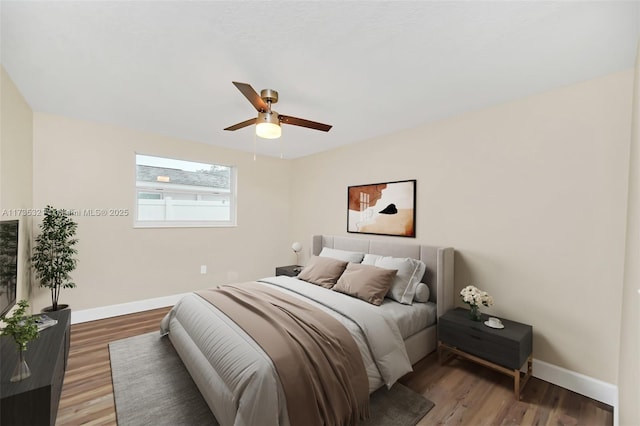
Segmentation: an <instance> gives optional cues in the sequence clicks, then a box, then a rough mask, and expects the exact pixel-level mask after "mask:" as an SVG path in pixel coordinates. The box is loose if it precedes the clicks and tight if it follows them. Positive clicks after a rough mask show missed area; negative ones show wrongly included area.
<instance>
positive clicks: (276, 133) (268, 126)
mask: <svg viewBox="0 0 640 426" xmlns="http://www.w3.org/2000/svg"><path fill="white" fill-rule="evenodd" d="M256 135H258V136H259V137H261V138H264V139H278V138H279V137H280V136H281V135H282V129H281V128H280V126H279V125H278V124H275V123H258V124H257V125H256Z"/></svg>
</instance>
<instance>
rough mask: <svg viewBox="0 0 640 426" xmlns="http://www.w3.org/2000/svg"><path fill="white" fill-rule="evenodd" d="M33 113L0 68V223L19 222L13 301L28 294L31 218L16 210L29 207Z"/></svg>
mask: <svg viewBox="0 0 640 426" xmlns="http://www.w3.org/2000/svg"><path fill="white" fill-rule="evenodd" d="M32 153H33V112H32V111H31V108H30V107H29V105H28V104H27V102H26V101H25V100H24V98H23V97H22V95H21V94H20V92H19V91H18V89H17V88H16V86H15V85H14V83H13V81H12V80H11V77H10V76H9V75H8V74H7V72H6V71H5V69H4V67H2V66H0V220H8V219H19V220H20V225H19V229H20V236H19V241H18V244H19V247H20V252H19V258H18V289H17V295H16V297H17V300H20V299H28V297H29V294H30V286H29V282H30V277H31V273H30V268H29V262H28V259H29V256H30V251H31V223H32V221H31V217H29V216H27V215H24V214H20V211H16V209H18V210H19V209H29V208H31V207H32V195H33V191H32V188H33V160H32Z"/></svg>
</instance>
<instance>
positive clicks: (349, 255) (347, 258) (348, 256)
mask: <svg viewBox="0 0 640 426" xmlns="http://www.w3.org/2000/svg"><path fill="white" fill-rule="evenodd" d="M320 257H330V258H332V259H337V260H342V261H343V262H351V263H360V262H362V258H363V257H364V253H358V252H356V251H347V250H338V249H332V248H329V247H323V248H322V251H321V252H320Z"/></svg>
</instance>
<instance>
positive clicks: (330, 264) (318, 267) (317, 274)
mask: <svg viewBox="0 0 640 426" xmlns="http://www.w3.org/2000/svg"><path fill="white" fill-rule="evenodd" d="M346 267H347V262H343V261H342V260H337V259H332V258H330V257H319V256H311V259H310V260H309V263H308V264H307V266H305V267H304V269H302V271H301V272H300V273H299V274H298V279H301V280H304V281H309V282H310V283H312V284H317V285H319V286H322V287H325V288H331V287H333V286H334V285H335V284H336V281H338V278H340V275H342V273H343V272H344V269H345V268H346Z"/></svg>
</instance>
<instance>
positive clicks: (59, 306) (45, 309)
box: [40, 303, 69, 312]
mask: <svg viewBox="0 0 640 426" xmlns="http://www.w3.org/2000/svg"><path fill="white" fill-rule="evenodd" d="M63 309H69V305H66V304H62V303H58V309H55V310H54V309H53V306H47V307H46V308H42V310H41V311H40V312H56V311H61V310H63Z"/></svg>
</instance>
